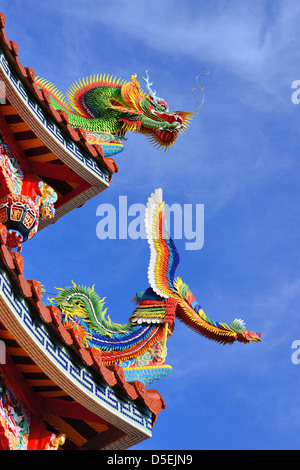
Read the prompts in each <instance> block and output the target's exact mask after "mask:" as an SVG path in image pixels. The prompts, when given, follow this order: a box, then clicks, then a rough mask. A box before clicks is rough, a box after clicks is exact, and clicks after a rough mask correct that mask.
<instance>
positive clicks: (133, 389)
mask: <svg viewBox="0 0 300 470" xmlns="http://www.w3.org/2000/svg"><path fill="white" fill-rule="evenodd" d="M6 235H7V229H6V227H5V226H3V225H2V224H0V270H2V271H5V273H6V274H7V276H8V279H9V281H10V286H11V289H13V290H14V295H13V297H14V299H15V298H17V297H18V298H19V299H21V301H25V302H26V304H27V305H28V306H29V308H30V314H31V317H32V318H30V320H29V319H27V320H26V322H27V323H28V321H30V322H31V321H32V322H34V321H35V320H36V322H37V325H41V324H43V325H44V327H45V329H46V330H47V332H48V333H49V334H50V335H51V338H53V343H54V344H62V345H63V346H64V347H66V348H67V350H68V351H69V352H70V354H71V355H72V354H73V355H75V356H76V364H78V365H79V367H80V364H81V365H82V368H84V369H85V370H89V371H90V372H91V374H92V375H93V376H96V377H98V380H99V383H101V384H103V385H104V386H105V387H108V389H109V390H110V391H111V392H110V393H112V391H113V392H114V393H117V394H118V396H120V397H123V398H124V399H125V400H129V401H130V403H136V405H137V407H139V406H141V407H142V408H144V409H146V410H148V411H149V412H150V415H149V416H152V419H151V420H150V421H152V425H151V424H150V425H151V426H153V425H154V423H155V421H156V418H157V415H158V414H159V413H160V411H161V410H162V409H163V408H165V403H164V400H163V398H162V397H161V395H160V394H159V392H158V391H156V390H147V389H146V388H145V386H144V384H142V383H141V382H139V381H134V382H127V381H126V379H125V376H124V372H123V369H122V368H121V367H120V366H118V365H112V366H104V365H103V364H102V362H101V353H100V352H99V351H98V350H97V349H96V348H84V347H83V346H82V337H81V333H80V331H77V330H75V329H74V328H71V329H69V328H67V327H65V326H64V325H63V324H62V321H61V311H60V310H59V309H58V308H57V307H55V306H53V305H50V306H49V305H45V304H44V302H43V299H42V288H41V284H40V283H39V282H37V281H35V280H28V279H26V278H25V276H24V258H23V257H22V256H21V255H20V254H19V253H17V252H10V251H9V250H8V249H7V247H6ZM19 302H20V300H19ZM0 310H1V311H0V313H1V323H0V339H2V340H3V341H4V342H5V343H6V347H7V353H8V355H9V358H10V360H12V361H13V362H14V364H15V366H16V368H17V369H18V373H20V375H22V376H23V379H25V381H26V382H27V385H26V387H28V390H29V391H30V393H29V392H27V394H26V396H29V395H30V394H34V395H36V397H37V401H36V403H38V402H39V400H40V399H41V398H42V397H47V401H46V402H45V403H46V405H45V404H44V405H43V406H44V408H45V409H44V414H43V419H44V420H45V421H46V422H47V423H48V424H49V425H50V426H53V428H54V429H56V430H59V431H60V432H65V431H66V429H68V430H69V431H68V432H69V433H71V436H72V432H71V431H70V427H71V424H70V423H71V422H73V421H74V422H73V424H74V428H73V430H74V434H76V433H77V434H80V431H79V429H80V428H82V429H84V427H87V426H88V424H87V423H89V422H93V423H94V427H95V426H96V425H97V426H96V428H98V431H99V430H101V429H103V430H105V429H106V428H107V427H109V426H110V427H112V429H113V430H114V431H113V432H114V435H115V436H117V435H118V430H117V429H116V428H115V426H111V424H110V423H109V420H108V419H107V417H106V416H104V417H103V418H102V417H99V415H98V416H96V415H95V414H93V409H92V408H91V409H89V408H88V406H86V407H85V408H84V407H82V405H81V404H80V403H78V401H79V400H76V399H75V402H74V397H72V394H70V393H69V391H68V390H67V387H66V389H64V387H62V386H61V385H57V383H56V382H55V381H54V380H53V378H51V377H49V374H47V371H46V367H43V365H42V364H39V360H36V358H34V357H33V356H34V355H32V354H31V351H30V349H31V341H30V340H29V341H28V344H27V345H26V348H24V345H23V346H22V344H21V343H22V341H20V334H17V333H16V332H17V329H16V323H15V322H13V324H11V325H12V327H11V328H10V327H9V321H6V320H7V318H6V317H5V314H3V308H2V307H1V306H0ZM37 328H38V329H39V328H40V327H39V326H37ZM27 347H28V349H27ZM50 356H51V355H50V354H49V362H50V361H51V357H50ZM75 356H74V357H75ZM8 366H9V364H8ZM23 379H22V380H23ZM23 389H24V387H23ZM61 400H66V401H67V402H68V405H66V410H64V413H65V414H67V417H64V416H63V417H61V416H57V415H55V413H54V412H52V413H51V412H50V411H51V409H52V408H53V409H57V403H58V404H60V405H59V406H61ZM70 401H71V402H73V404H72V405H71V404H70ZM76 403H77V404H76ZM124 406H125V405H124ZM68 407H70V410H69V411H68ZM72 407H73V408H72ZM72 410H73V412H72ZM80 410H81V411H80ZM83 410H85V411H84V412H83ZM53 413H54V414H53ZM64 413H63V414H64ZM72 413H73V418H72ZM85 416H86V417H85ZM93 416H94V417H93ZM81 417H83V418H81ZM72 419H73V421H72ZM66 423H67V424H66ZM84 423H85V424H84ZM95 423H96V424H95ZM101 426H102V428H101ZM94 432H95V429H94ZM82 433H83V435H82V436H81V438H82V439H81V440H80V438H78V439H77V441H78V442H85V441H88V436H86V435H85V434H84V431H82ZM77 434H76V435H77ZM87 434H88V433H87ZM90 434H92V431H91V430H90ZM75 441H76V439H75ZM72 445H73V446H74V442H73V443H72V439H71V440H70V443H69V447H70V448H72ZM82 446H83V447H84V445H83V444H82Z"/></svg>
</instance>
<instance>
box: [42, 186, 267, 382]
mask: <svg viewBox="0 0 300 470" xmlns="http://www.w3.org/2000/svg"><path fill="white" fill-rule="evenodd" d="M145 224H146V232H147V237H148V242H149V245H150V262H149V268H148V280H149V284H150V286H149V287H148V288H147V290H146V291H145V292H138V293H137V295H136V298H135V302H136V303H137V306H136V309H135V310H134V312H133V313H132V315H131V316H130V318H129V323H127V324H124V325H120V324H117V323H113V322H112V321H111V320H110V318H109V317H108V316H107V318H105V315H106V309H104V308H103V306H104V298H102V299H101V298H100V297H99V296H98V294H97V293H96V292H95V291H94V288H86V287H80V286H77V285H76V284H75V283H73V285H72V286H70V287H67V288H65V289H61V288H58V290H59V293H58V295H57V296H56V297H55V298H54V299H49V300H51V301H52V302H55V304H56V305H57V307H59V308H60V310H61V312H62V320H63V323H64V325H65V326H67V327H68V328H76V329H79V330H80V331H81V335H82V338H83V342H84V346H85V347H95V348H97V349H98V350H101V355H102V361H103V364H105V365H109V364H113V363H114V364H119V365H121V366H122V367H123V370H124V373H125V377H126V380H128V381H130V380H140V381H141V382H143V383H144V384H149V383H151V382H153V381H154V380H157V379H159V378H161V377H163V376H165V375H168V374H169V373H170V372H171V369H172V368H171V366H170V365H167V364H165V358H166V352H167V348H166V342H167V339H168V338H169V337H170V335H171V334H172V332H173V329H174V321H175V318H178V319H179V320H181V321H182V322H183V323H185V324H186V325H187V326H189V327H191V328H192V329H193V330H195V331H196V332H197V333H199V334H200V335H202V336H204V337H206V338H208V339H210V340H213V341H216V342H218V343H221V344H232V343H233V342H235V341H240V342H242V343H250V342H251V341H261V339H260V337H261V335H260V333H254V332H252V331H249V330H246V326H245V324H244V322H243V321H242V320H240V319H235V320H233V321H232V322H231V323H230V325H229V326H228V325H227V324H226V323H219V322H217V321H214V320H212V319H211V318H209V317H208V316H207V315H206V314H205V313H204V311H203V309H202V307H201V306H200V305H199V304H198V302H197V301H196V299H195V297H194V296H193V294H192V292H191V291H190V289H189V287H188V286H187V284H185V283H184V282H183V281H182V280H181V278H179V277H175V272H176V269H177V267H178V265H179V255H178V252H177V249H176V247H175V244H174V241H173V240H172V239H171V238H170V237H169V234H168V228H167V226H166V217H165V211H164V203H163V201H162V191H161V189H158V190H156V191H155V192H154V193H153V194H152V195H151V196H150V198H149V199H148V203H147V207H146V217H145Z"/></svg>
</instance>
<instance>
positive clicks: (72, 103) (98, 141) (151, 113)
mask: <svg viewBox="0 0 300 470" xmlns="http://www.w3.org/2000/svg"><path fill="white" fill-rule="evenodd" d="M145 75H146V77H143V80H144V81H145V83H146V89H147V91H148V93H147V94H146V93H145V92H144V91H142V90H141V88H140V84H139V82H138V81H137V80H136V76H137V75H136V74H135V75H132V77H131V80H130V82H125V81H124V80H120V79H118V80H117V79H116V77H113V76H112V75H111V76H110V75H105V74H104V75H99V74H98V75H94V76H91V77H87V78H83V79H82V80H79V81H78V82H75V83H74V84H73V85H72V86H71V87H70V89H69V90H68V91H67V98H66V97H64V96H63V94H62V93H61V92H60V91H59V90H58V89H57V88H55V86H54V85H53V84H52V83H50V82H48V81H47V80H45V79H43V78H40V77H37V78H36V83H37V85H38V87H40V88H42V89H44V90H46V91H48V92H50V101H51V104H52V106H53V107H54V109H61V110H64V111H65V112H66V113H67V115H68V118H69V123H70V125H71V126H72V127H73V128H80V129H82V130H83V133H84V136H85V138H86V139H87V141H88V142H89V143H90V144H93V145H100V146H101V147H102V148H103V151H104V155H105V156H106V157H107V156H111V155H115V154H117V153H119V152H121V151H122V150H123V148H124V146H123V144H122V142H123V141H124V140H126V139H125V134H126V132H127V131H135V132H138V133H141V134H144V135H146V136H147V137H148V138H149V140H150V141H151V142H152V143H153V144H154V145H156V146H157V147H159V148H161V149H165V150H166V149H169V148H170V146H171V145H173V144H174V142H175V140H176V139H177V137H178V134H179V133H182V132H184V131H185V130H186V129H187V127H188V126H189V123H190V120H191V116H192V115H193V113H192V112H185V111H175V112H170V111H169V109H168V105H167V103H166V102H165V101H164V100H163V99H162V98H159V97H158V96H156V92H155V91H153V90H152V89H151V85H152V83H150V80H149V75H148V72H147V71H146V74H145Z"/></svg>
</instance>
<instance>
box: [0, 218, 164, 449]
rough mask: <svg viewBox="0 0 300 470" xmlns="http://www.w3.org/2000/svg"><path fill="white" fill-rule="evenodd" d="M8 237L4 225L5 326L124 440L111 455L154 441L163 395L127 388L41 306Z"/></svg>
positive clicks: (0, 252) (1, 294) (0, 308)
mask: <svg viewBox="0 0 300 470" xmlns="http://www.w3.org/2000/svg"><path fill="white" fill-rule="evenodd" d="M6 234H7V230H6V227H4V226H3V225H1V224H0V261H1V265H2V268H1V269H0V320H1V322H3V324H4V325H5V327H6V328H7V329H8V331H10V333H11V334H12V335H13V336H14V337H15V338H16V340H17V342H18V343H19V344H20V346H21V347H22V348H23V349H24V350H25V351H26V352H27V354H28V355H29V356H30V357H31V358H32V360H34V361H35V362H36V364H37V365H39V367H41V369H42V370H43V371H44V372H45V374H47V375H48V376H49V378H50V379H51V380H53V381H54V382H55V383H57V385H58V386H59V387H61V388H62V389H63V390H65V391H66V392H67V393H68V394H69V395H70V396H72V397H73V398H74V399H75V400H76V401H77V402H78V403H80V404H81V405H83V406H85V407H86V408H87V409H88V410H90V411H91V412H93V413H95V414H96V415H98V416H101V417H102V418H103V419H105V420H106V421H108V422H109V423H111V424H112V425H113V426H116V427H118V429H120V430H122V431H123V432H124V433H125V434H126V437H124V438H121V440H120V441H118V442H117V443H114V444H113V445H112V447H111V448H112V449H117V448H119V449H124V448H125V447H124V446H126V448H128V447H131V446H133V445H135V444H136V443H138V442H141V440H144V439H147V438H149V437H151V429H152V426H153V425H154V423H155V421H156V417H157V415H158V413H159V412H160V411H161V409H163V408H165V403H164V401H163V399H162V397H161V396H160V394H159V393H158V392H157V391H156V390H149V391H148V390H146V388H145V386H144V384H142V383H141V382H138V381H136V382H132V383H129V382H126V380H125V376H124V372H123V369H122V368H121V367H120V366H117V365H113V366H110V367H105V366H103V365H102V363H101V353H100V352H99V351H98V350H97V349H95V348H83V347H82V338H81V335H80V332H79V331H76V330H74V329H72V330H68V329H67V328H65V327H64V326H63V324H62V322H61V312H60V310H59V309H58V308H56V307H54V306H46V305H44V303H43V302H42V300H41V285H40V284H39V283H38V282H36V281H34V280H27V279H25V277H24V274H23V269H24V259H23V257H22V256H21V255H20V254H19V253H15V252H12V253H11V252H9V251H8V250H7V248H6V245H5V242H6ZM53 335H54V336H53ZM54 338H56V339H57V341H56V339H54ZM74 353H75V355H74Z"/></svg>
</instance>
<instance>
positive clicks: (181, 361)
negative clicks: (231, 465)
mask: <svg viewBox="0 0 300 470" xmlns="http://www.w3.org/2000/svg"><path fill="white" fill-rule="evenodd" d="M1 11H2V12H3V13H4V14H5V15H6V16H7V25H6V33H7V35H8V37H9V39H12V40H14V41H16V42H17V43H18V44H19V57H20V60H21V62H22V64H23V65H24V66H29V67H31V68H33V69H34V70H35V72H36V74H37V75H40V76H43V77H45V78H47V79H48V80H49V81H51V82H53V83H55V85H56V86H57V88H59V89H60V90H61V91H62V92H64V93H65V92H66V90H67V89H68V87H69V85H70V84H71V83H72V82H73V81H75V80H77V79H78V78H81V77H83V76H87V75H91V74H95V73H99V74H100V73H109V74H114V75H116V76H118V77H121V78H124V79H126V80H129V79H130V76H131V75H132V74H133V73H137V76H138V77H137V78H138V79H139V81H140V82H141V84H142V79H141V77H142V75H143V74H144V72H145V70H146V69H148V70H149V73H150V77H151V80H152V81H153V82H154V85H153V86H154V88H155V89H156V90H157V94H158V95H159V96H162V97H164V98H165V99H166V101H167V102H168V104H169V107H170V109H172V110H175V109H183V110H186V111H193V110H195V108H196V107H197V104H196V102H195V99H194V96H193V94H192V89H193V88H194V87H195V85H196V82H195V78H196V76H197V75H199V74H201V73H203V70H204V68H207V69H209V71H210V73H209V75H208V76H207V77H202V78H201V81H202V83H203V85H204V94H205V102H204V106H203V107H202V109H201V111H200V113H199V114H198V116H197V117H195V118H194V119H193V121H192V124H191V127H190V129H189V130H188V131H187V132H186V133H185V134H184V135H183V136H180V137H179V138H178V141H177V142H176V144H175V146H174V148H173V149H172V150H170V151H169V152H160V151H158V150H156V149H155V148H153V147H152V146H151V145H150V144H149V143H148V141H147V140H146V139H145V138H144V136H140V135H134V134H130V133H128V134H127V137H128V141H127V142H126V148H125V150H124V152H123V153H121V154H119V156H117V157H116V162H117V164H118V166H119V170H120V172H119V173H118V174H117V175H115V176H114V177H113V181H112V184H111V187H110V188H109V189H107V190H106V191H105V192H103V193H102V194H100V195H98V196H97V197H95V198H94V199H92V200H91V201H89V202H88V203H86V204H85V206H84V207H82V208H80V209H78V210H76V211H74V212H72V213H71V214H68V215H67V216H65V217H63V218H62V219H61V220H60V221H58V222H57V223H56V224H55V225H53V226H51V227H48V228H46V229H45V230H43V231H42V232H40V233H39V234H38V235H37V236H36V237H35V238H34V239H33V240H32V241H31V242H28V244H25V245H24V248H23V252H22V254H23V256H24V258H25V267H26V269H25V275H26V277H27V278H35V279H37V280H40V281H41V282H42V283H43V284H44V285H45V286H46V288H47V291H48V292H54V286H57V287H65V286H67V285H69V284H70V282H71V280H74V281H75V282H76V283H79V284H84V285H88V286H91V285H93V284H95V289H96V291H98V292H99V294H100V295H101V296H106V297H107V303H106V306H107V307H108V312H109V314H110V317H111V318H112V320H113V321H116V322H120V321H121V322H123V323H124V322H126V321H127V319H128V317H129V316H130V314H131V313H132V311H133V309H134V306H133V304H132V302H131V301H130V299H131V297H132V296H133V295H134V294H135V292H136V291H139V290H143V289H145V288H146V287H147V285H148V283H147V267H148V259H149V250H148V244H147V242H146V241H145V240H130V239H127V240H118V239H116V240H99V239H98V238H97V236H96V226H97V222H98V221H99V218H97V217H96V210H97V207H98V206H99V205H100V204H103V203H111V204H114V205H115V206H116V207H118V198H119V196H120V195H126V196H127V197H128V204H134V203H142V204H145V203H146V201H147V198H148V197H149V195H150V193H151V192H152V191H153V190H154V189H155V188H158V187H161V188H162V189H163V193H164V199H165V200H166V202H168V203H169V204H173V203H179V204H182V205H183V204H204V207H205V241H204V246H203V248H202V249H201V250H198V251H187V250H185V241H186V240H178V241H177V247H178V249H179V252H180V256H181V263H180V266H179V268H178V275H180V276H181V277H182V279H183V280H184V281H185V282H187V283H188V284H189V286H190V288H191V290H192V292H193V293H194V295H195V296H196V298H197V300H198V301H199V303H200V304H201V305H202V306H203V308H204V311H205V312H206V313H207V315H208V316H210V317H211V318H214V319H216V320H218V321H224V322H230V321H231V320H233V319H234V318H235V317H241V318H243V319H244V320H245V322H246V324H247V327H248V328H249V329H250V330H254V331H259V332H261V333H262V343H253V344H249V345H244V344H241V343H237V344H234V345H233V346H231V347H226V346H224V347H223V346H220V345H218V344H215V343H213V342H210V341H208V340H205V339H203V338H201V337H200V336H197V335H196V334H195V333H194V332H192V331H190V330H189V329H188V328H187V327H186V326H185V325H183V324H181V323H177V324H176V327H175V331H174V335H173V337H171V339H170V340H169V341H168V356H167V363H168V364H171V365H172V367H173V372H172V374H171V375H170V376H169V377H167V378H165V379H163V380H161V381H160V382H155V383H154V384H153V386H151V387H152V388H156V389H157V390H159V391H160V393H161V394H162V395H163V397H164V399H165V401H166V405H167V409H166V410H164V411H162V412H161V414H160V415H159V417H158V421H157V423H156V425H155V427H154V429H153V437H152V439H151V440H148V441H146V442H144V443H142V444H140V445H139V446H138V447H137V448H139V449H174V450H175V449H297V448H299V433H300V399H299V393H298V390H299V386H300V378H299V377H300V364H299V365H295V364H293V363H292V360H291V356H292V353H293V349H292V347H291V346H292V343H293V341H295V340H298V339H300V308H299V305H300V249H299V217H300V216H299V204H300V189H299V176H300V161H299V153H300V152H299V142H300V127H299V122H300V106H297V105H294V104H293V103H292V101H291V95H292V92H293V90H292V88H291V84H292V82H293V81H294V80H299V79H300V72H299V51H300V37H299V21H300V5H299V4H298V3H297V2H296V1H290V0H285V1H279V0H272V2H271V1H263V0H260V1H257V0H245V1H243V2H239V1H237V0H230V1H226V2H224V1H223V0H222V1H221V0H215V1H213V2H212V1H208V0H206V1H204V0H201V1H198V2H194V1H191V0H185V1H184V2H181V1H179V0H161V1H157V0H154V1H153V2H151V3H150V2H146V1H145V0H139V1H133V0H131V1H128V0H111V1H110V2H106V1H102V0H85V1H83V0H81V1H79V0H75V1H74V0H72V1H71V0H61V1H60V2H55V3H53V2H52V3H46V2H36V1H33V0H27V1H26V2H23V1H19V0H14V1H13V2H11V1H8V0H2V2H1ZM151 387H150V388H151Z"/></svg>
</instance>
